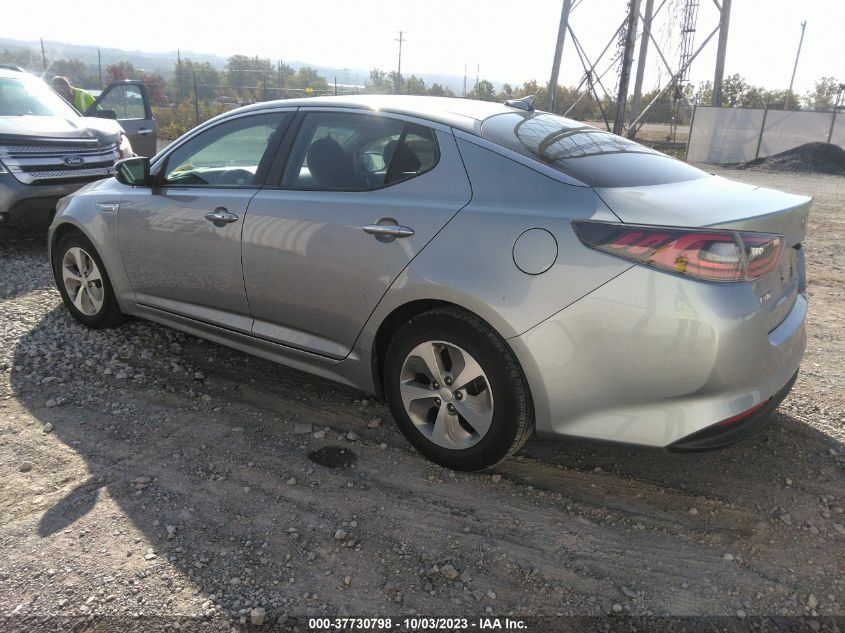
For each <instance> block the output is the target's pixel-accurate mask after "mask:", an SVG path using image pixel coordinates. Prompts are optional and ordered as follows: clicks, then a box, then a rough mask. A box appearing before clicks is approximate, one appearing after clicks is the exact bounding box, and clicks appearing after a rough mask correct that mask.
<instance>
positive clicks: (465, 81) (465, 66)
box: [464, 64, 467, 97]
mask: <svg viewBox="0 0 845 633" xmlns="http://www.w3.org/2000/svg"><path fill="white" fill-rule="evenodd" d="M464 96H465V97H466V96H467V65H466V64H464Z"/></svg>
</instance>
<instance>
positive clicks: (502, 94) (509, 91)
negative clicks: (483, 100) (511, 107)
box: [496, 84, 513, 101]
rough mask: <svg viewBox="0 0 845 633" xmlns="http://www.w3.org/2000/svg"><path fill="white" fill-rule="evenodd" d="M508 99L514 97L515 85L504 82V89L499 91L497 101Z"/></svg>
mask: <svg viewBox="0 0 845 633" xmlns="http://www.w3.org/2000/svg"><path fill="white" fill-rule="evenodd" d="M508 99H513V86H511V85H510V84H502V89H501V90H500V91H499V94H498V96H497V97H496V101H507V100H508Z"/></svg>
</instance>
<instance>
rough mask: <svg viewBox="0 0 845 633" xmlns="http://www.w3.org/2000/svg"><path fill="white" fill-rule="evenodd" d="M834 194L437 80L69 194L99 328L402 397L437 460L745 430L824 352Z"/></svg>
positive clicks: (90, 306)
mask: <svg viewBox="0 0 845 633" xmlns="http://www.w3.org/2000/svg"><path fill="white" fill-rule="evenodd" d="M810 202H811V200H810V198H807V197H804V196H798V195H791V194H786V193H781V192H778V191H773V190H769V189H762V188H759V187H753V186H749V185H744V184H740V183H738V182H733V181H730V180H726V179H723V178H718V177H715V176H711V175H708V174H706V173H704V172H702V171H700V170H698V169H695V168H694V167H691V166H689V165H686V164H685V163H682V162H679V161H676V160H674V159H671V158H669V157H667V156H665V155H663V154H660V153H657V152H654V151H652V150H650V149H648V148H645V147H643V146H641V145H638V144H636V143H634V142H631V141H628V140H626V139H623V138H620V137H618V136H614V135H612V134H609V133H607V132H604V131H601V130H598V129H596V128H593V127H590V126H587V125H584V124H581V123H577V122H575V121H571V120H568V119H565V118H561V117H558V116H555V115H552V114H548V113H545V112H540V111H535V110H534V108H533V106H532V104H531V100H530V99H526V100H521V101H513V102H508V103H507V104H504V105H499V104H493V103H485V102H478V101H469V100H462V99H440V98H432V97H375V96H374V97H350V98H320V99H304V100H293V101H279V102H270V103H261V104H256V105H254V106H249V107H245V108H241V109H238V110H234V111H232V112H229V113H227V114H224V115H222V116H220V117H217V118H215V119H212V120H211V121H208V122H207V123H205V124H203V125H201V126H199V127H198V128H196V129H194V130H193V131H191V132H189V133H188V134H186V135H185V136H183V137H182V138H180V139H179V140H177V141H176V142H174V143H173V144H172V145H171V146H169V147H168V148H167V149H166V150H164V151H163V152H161V153H160V154H158V155H157V156H156V157H155V158H153V159H151V160H150V159H146V158H131V159H127V160H125V161H122V162H121V163H119V165H118V167H117V168H116V172H115V177H114V178H111V179H108V180H103V181H100V182H97V183H93V184H90V185H88V186H86V187H85V188H83V189H82V190H80V191H79V192H78V193H75V194H73V195H71V196H69V197H67V198H64V199H63V200H62V202H61V203H60V205H59V209H58V212H57V214H56V218H55V220H54V222H53V224H52V226H51V229H50V237H49V243H50V257H51V263H52V266H53V270H54V272H55V278H56V283H57V285H58V288H59V291H60V292H61V295H62V298H63V299H64V302H65V304H66V306H67V309H68V310H69V312H70V313H71V315H72V316H73V317H74V318H76V319H77V320H78V321H80V322H81V323H83V324H84V325H86V326H89V327H94V328H101V327H110V326H115V325H117V324H119V323H121V322H122V321H123V320H124V318H125V317H126V316H127V315H132V316H137V317H142V318H145V319H150V320H152V321H157V322H159V323H162V324H166V325H168V326H171V327H174V328H178V329H180V330H183V331H185V332H189V333H192V334H195V335H197V336H201V337H204V338H207V339H211V340H213V341H217V342H219V343H223V344H225V345H230V346H232V347H235V348H237V349H240V350H243V351H245V352H249V353H252V354H256V355H258V356H262V357H264V358H268V359H271V360H274V361H277V362H279V363H283V364H285V365H289V366H292V367H295V368H299V369H302V370H304V371H307V372H311V373H313V374H317V375H319V376H323V377H326V378H330V379H332V380H336V381H339V382H341V383H345V384H347V385H352V386H354V387H357V388H359V389H363V390H365V391H368V392H372V393H375V394H377V395H379V396H383V397H385V398H386V399H387V401H388V403H389V406H390V409H391V411H392V413H393V417H394V418H395V420H396V424H397V425H398V427H399V429H400V430H401V431H402V433H403V434H404V435H405V436H406V437H407V439H408V440H409V441H410V442H411V443H412V444H413V445H414V446H415V447H416V448H417V449H418V450H419V451H420V452H421V453H422V454H423V455H425V456H427V457H428V458H430V459H432V460H434V461H435V462H438V463H440V464H443V465H445V466H448V467H450V468H454V469H459V470H477V469H483V468H487V467H490V466H492V465H493V464H495V463H497V462H498V461H500V460H502V459H504V458H505V457H507V456H508V455H510V454H512V453H513V452H515V451H516V450H518V449H519V448H520V447H521V446H522V444H523V443H524V442H525V441H526V440H527V439H528V437H529V436H530V435H531V434H532V433H534V432H535V429H536V433H537V434H538V435H540V436H541V437H564V436H569V437H572V436H577V437H582V438H592V439H597V440H608V441H614V442H627V443H633V444H640V445H648V446H656V447H666V448H669V449H677V450H684V449H687V450H689V449H702V448H709V447H714V446H720V445H724V444H727V443H730V442H733V441H735V440H736V439H738V438H740V437H742V436H744V435H745V434H747V433H748V432H749V431H750V430H752V429H753V428H755V427H757V426H759V425H760V424H761V423H762V422H763V421H765V419H766V418H767V417H768V414H769V413H770V412H771V411H772V410H773V409H774V408H775V407H776V406H777V405H778V403H779V402H780V401H781V400H782V399H783V398H784V397H785V396H786V394H787V393H788V391H789V389H790V387H791V386H792V383H793V382H794V380H795V376H796V375H797V371H798V366H799V362H800V360H801V356H802V354H803V351H804V347H805V334H804V318H805V313H806V310H807V301H806V289H805V279H804V255H803V251H802V249H801V242H802V240H803V239H804V235H805V230H806V229H805V227H806V222H807V214H808V210H809V206H810Z"/></svg>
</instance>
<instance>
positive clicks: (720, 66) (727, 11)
mask: <svg viewBox="0 0 845 633" xmlns="http://www.w3.org/2000/svg"><path fill="white" fill-rule="evenodd" d="M730 22H731V0H722V9H721V14H720V16H719V48H718V49H716V75H715V76H714V77H713V102H712V104H711V105H712V106H713V107H714V108H721V107H722V79H724V77H725V55H726V54H727V50H728V27H729V26H730Z"/></svg>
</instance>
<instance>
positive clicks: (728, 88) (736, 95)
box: [721, 73, 749, 108]
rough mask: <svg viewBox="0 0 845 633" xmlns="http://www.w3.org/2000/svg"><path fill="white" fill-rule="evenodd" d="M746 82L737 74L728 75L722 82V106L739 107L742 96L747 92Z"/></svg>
mask: <svg viewBox="0 0 845 633" xmlns="http://www.w3.org/2000/svg"><path fill="white" fill-rule="evenodd" d="M748 88H749V85H748V82H746V81H745V79H744V78H743V77H742V75H740V74H738V73H734V74H733V75H728V76H727V77H725V79H724V80H723V81H722V104H721V105H722V106H723V107H725V106H727V107H729V108H736V107H739V105H740V103H741V102H742V97H743V95H744V94H745V93H746V92H747V91H748Z"/></svg>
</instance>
